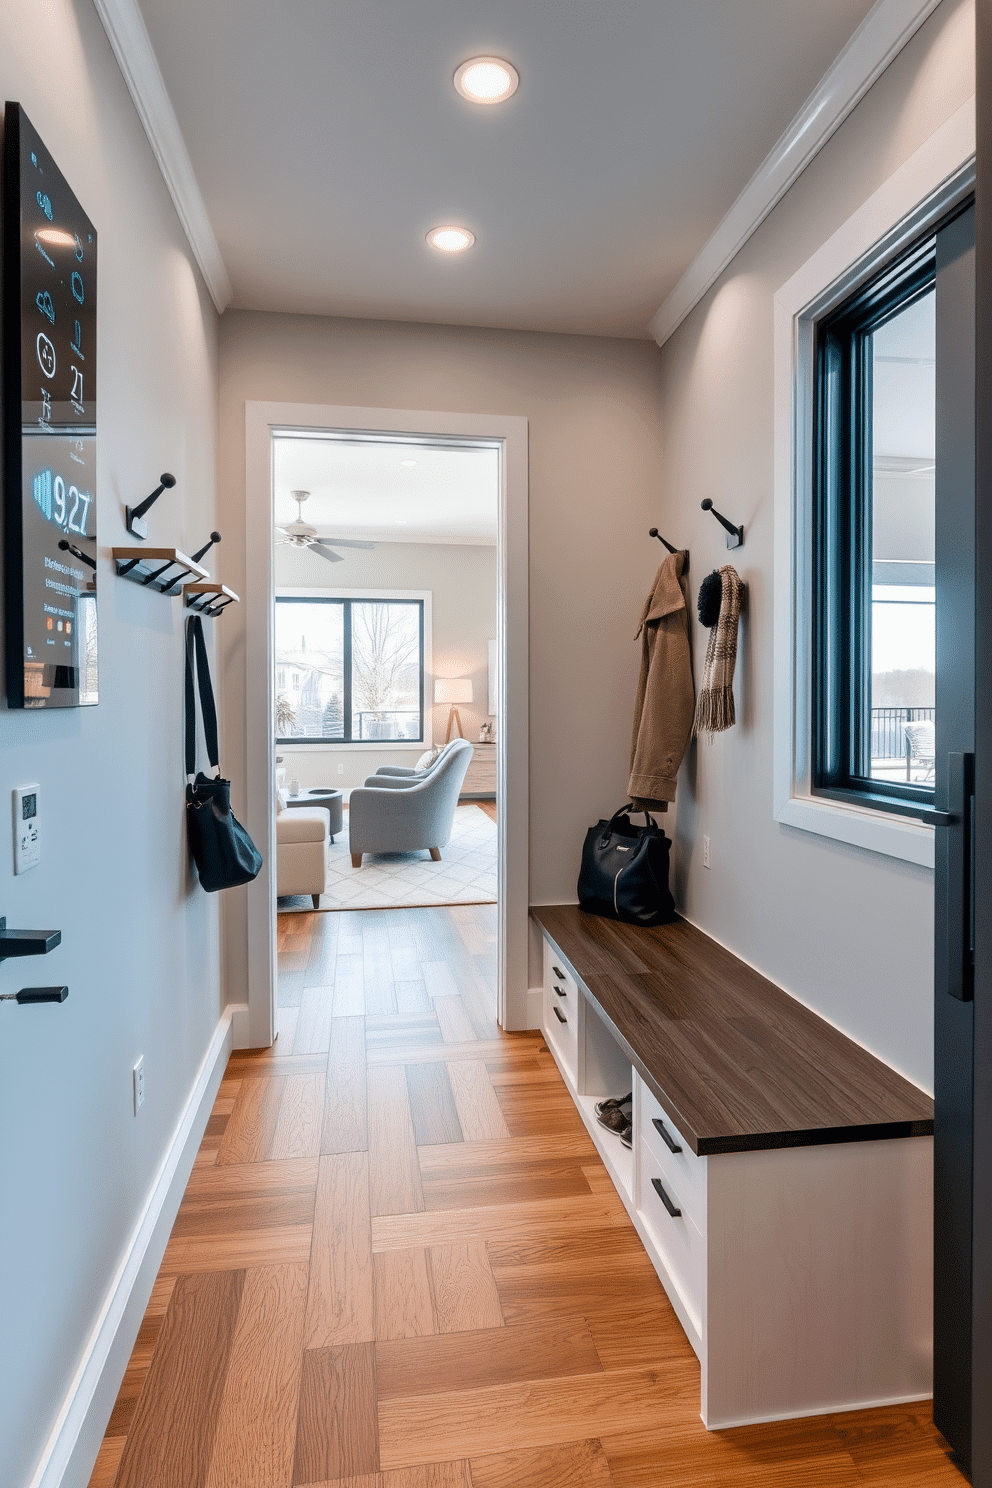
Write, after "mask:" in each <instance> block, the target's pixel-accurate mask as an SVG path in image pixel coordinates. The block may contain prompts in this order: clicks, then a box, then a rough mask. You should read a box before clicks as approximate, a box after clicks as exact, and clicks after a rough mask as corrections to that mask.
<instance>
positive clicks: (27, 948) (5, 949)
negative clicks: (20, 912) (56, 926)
mask: <svg viewBox="0 0 992 1488" xmlns="http://www.w3.org/2000/svg"><path fill="white" fill-rule="evenodd" d="M61 942H62V931H61V930H8V929H7V916H6V915H0V961H9V960H10V959H11V958H12V957H14V956H47V955H48V952H49V951H54V949H55V947H56V946H57V945H60V944H61Z"/></svg>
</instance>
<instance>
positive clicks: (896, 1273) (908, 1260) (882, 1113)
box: [531, 905, 933, 1429]
mask: <svg viewBox="0 0 992 1488" xmlns="http://www.w3.org/2000/svg"><path fill="white" fill-rule="evenodd" d="M531 914H532V915H533V917H534V919H535V920H536V922H537V925H538V927H539V928H540V931H541V934H542V937H543V955H544V986H543V1020H542V1026H543V1030H544V1033H545V1036H546V1039H547V1043H548V1047H549V1048H550V1050H551V1052H552V1054H553V1055H554V1058H555V1060H556V1062H557V1064H558V1068H559V1069H560V1071H561V1074H562V1077H563V1079H564V1081H565V1083H566V1085H567V1087H568V1089H569V1092H570V1093H571V1095H572V1098H573V1099H574V1101H575V1103H576V1106H577V1107H578V1109H579V1112H580V1114H581V1116H582V1119H583V1121H584V1122H585V1125H586V1127H587V1128H588V1130H589V1133H590V1135H591V1136H592V1139H593V1141H594V1142H595V1144H596V1147H597V1148H598V1150H599V1152H600V1154H601V1156H602V1158H603V1161H604V1163H605V1165H606V1168H607V1171H608V1172H609V1174H610V1176H611V1178H612V1180H613V1182H614V1184H615V1185H616V1188H617V1191H618V1192H619V1194H620V1197H621V1199H622V1200H623V1202H624V1205H625V1206H626V1209H627V1212H628V1214H629V1215H630V1218H631V1220H632V1221H633V1223H634V1225H635V1227H636V1229H637V1232H638V1234H639V1235H640V1237H641V1240H642V1242H643V1244H644V1247H645V1249H646V1250H647V1253H648V1255H649V1256H650V1257H651V1260H652V1262H653V1264H654V1267H655V1269H656V1271H657V1273H658V1276H659V1278H660V1280H661V1283H662V1285H663V1286H664V1288H665V1291H666V1292H667V1294H668V1296H669V1298H670V1300H671V1303H672V1306H673V1308H674V1309H675V1312H676V1314H677V1315H678V1318H679V1321H680V1322H681V1324H682V1327H683V1328H684V1330H685V1333H686V1336H687V1337H688V1339H689V1342H690V1343H691V1345H692V1347H693V1349H694V1350H695V1352H696V1355H697V1357H698V1359H699V1363H700V1379H701V1388H700V1404H701V1414H702V1418H703V1421H704V1423H705V1424H706V1425H707V1426H708V1427H709V1428H710V1429H717V1428H722V1427H729V1426H736V1425H743V1424H745V1423H748V1422H758V1421H772V1420H780V1419H785V1418H788V1417H794V1416H807V1415H817V1414H823V1413H826V1412H831V1411H841V1410H855V1409H861V1408H865V1407H868V1406H875V1405H882V1404H893V1403H895V1402H903V1401H908V1400H917V1399H922V1398H925V1397H927V1396H929V1394H930V1392H931V1356H932V1291H933V1286H932V1268H933V1259H932V1255H933V1252H932V1230H933V1140H932V1139H933V1102H932V1100H931V1098H930V1097H929V1096H928V1095H927V1094H926V1092H925V1091H922V1090H920V1089H919V1088H918V1087H917V1086H915V1085H913V1084H911V1083H910V1081H908V1080H906V1079H905V1078H904V1077H903V1076H902V1075H900V1074H898V1073H897V1072H896V1071H895V1070H893V1069H891V1068H890V1067H889V1066H888V1065H887V1064H885V1063H883V1062H882V1061H881V1060H880V1059H878V1058H876V1057H875V1056H874V1055H873V1054H871V1053H869V1052H868V1050H866V1049H864V1048H862V1046H861V1045H860V1044H857V1043H855V1042H854V1041H853V1040H851V1039H849V1038H848V1037H846V1035H845V1034H843V1033H842V1032H840V1030H839V1029H837V1028H835V1027H834V1026H833V1025H832V1024H830V1023H827V1022H826V1021H825V1020H824V1019H822V1018H820V1017H818V1016H817V1015H816V1014H815V1013H813V1012H812V1011H811V1010H810V1009H809V1008H807V1007H804V1006H803V1004H802V1003H800V1002H798V1001H797V1000H796V999H795V998H793V997H791V996H789V994H788V993H786V992H784V991H783V990H782V989H781V988H780V987H777V986H776V985H775V984H774V983H773V982H770V981H768V980H767V978H765V977H763V976H761V975H760V974H759V973H758V972H757V971H755V970H754V969H753V968H752V967H750V966H747V965H746V964H745V963H744V962H742V961H740V960H739V959H738V958H737V957H736V956H734V955H733V954H732V953H731V952H730V951H728V950H726V949H725V947H723V946H721V945H719V944H717V942H716V941H713V940H711V939H710V938H709V937H708V936H706V935H704V934H703V933H702V932H701V931H700V930H697V929H696V928H695V927H694V926H692V925H690V924H688V923H687V922H686V921H684V920H678V921H676V922H674V923H673V924H670V925H661V926H657V927H655V928H652V929H642V928H640V927H637V926H632V925H624V924H619V923H616V922H614V921H611V920H604V919H600V918H598V917H596V916H593V915H587V914H584V913H583V911H582V910H580V909H579V908H578V907H577V906H574V905H552V906H547V907H541V908H534V909H532V910H531ZM629 1090H632V1091H633V1116H632V1119H633V1141H632V1147H631V1149H630V1150H628V1149H627V1148H625V1147H624V1146H623V1145H622V1143H621V1142H620V1139H619V1137H618V1136H616V1135H615V1134H614V1133H612V1132H610V1131H608V1130H607V1129H606V1128H604V1127H602V1126H601V1125H600V1124H599V1123H598V1122H597V1120H596V1117H595V1111H594V1107H595V1105H596V1102H597V1101H599V1100H602V1099H603V1098H604V1097H605V1096H619V1095H623V1094H625V1093H626V1092H627V1091H629Z"/></svg>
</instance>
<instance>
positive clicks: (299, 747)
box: [276, 739, 431, 755]
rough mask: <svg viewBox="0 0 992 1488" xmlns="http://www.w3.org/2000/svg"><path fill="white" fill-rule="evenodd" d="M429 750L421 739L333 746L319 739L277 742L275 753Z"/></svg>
mask: <svg viewBox="0 0 992 1488" xmlns="http://www.w3.org/2000/svg"><path fill="white" fill-rule="evenodd" d="M430 748H431V744H430V741H429V740H428V741H426V742H425V740H423V739H365V740H362V741H361V742H360V743H358V744H354V743H352V744H335V743H333V742H331V741H330V740H328V741H326V742H325V741H324V740H321V739H294V740H293V742H292V743H283V742H282V740H278V741H277V743H276V752H277V753H278V754H312V753H314V752H319V753H322V754H354V753H356V752H357V753H361V754H378V753H380V752H387V753H390V754H392V753H395V752H396V751H398V750H402V751H404V752H409V753H411V754H418V755H419V754H426V752H427V750H428V749H430Z"/></svg>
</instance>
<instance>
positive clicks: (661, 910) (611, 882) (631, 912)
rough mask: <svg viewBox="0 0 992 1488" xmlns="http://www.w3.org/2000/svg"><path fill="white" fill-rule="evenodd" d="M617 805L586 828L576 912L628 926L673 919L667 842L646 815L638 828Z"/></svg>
mask: <svg viewBox="0 0 992 1488" xmlns="http://www.w3.org/2000/svg"><path fill="white" fill-rule="evenodd" d="M633 809H634V808H633V806H621V808H620V810H619V811H618V812H617V813H616V815H615V816H612V817H611V818H610V820H609V821H601V822H599V823H598V825H597V826H595V827H590V828H589V830H588V832H587V833H586V840H585V843H584V844H583V848H582V867H581V869H580V870H579V885H578V890H579V908H580V909H584V910H586V911H587V913H589V914H596V915H603V916H605V917H606V918H607V919H609V920H623V921H625V923H626V924H628V925H663V924H665V923H666V922H667V921H669V920H674V919H675V918H676V915H675V900H674V899H673V898H672V895H671V891H670V890H669V887H668V868H669V855H670V853H671V848H672V844H671V842H670V841H669V840H668V838H667V837H666V836H665V834H664V832H663V831H662V830H661V828H660V827H659V826H656V824H655V821H654V818H653V817H652V816H651V815H650V814H649V813H648V812H647V811H645V813H644V821H645V825H644V826H643V827H635V826H634V823H633V822H632V821H631V819H630V813H631V812H632V811H633Z"/></svg>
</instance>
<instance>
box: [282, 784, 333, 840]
mask: <svg viewBox="0 0 992 1488" xmlns="http://www.w3.org/2000/svg"><path fill="white" fill-rule="evenodd" d="M286 805H287V806H322V807H323V808H324V810H325V811H326V812H327V815H328V817H329V819H330V825H331V841H332V842H333V841H334V835H335V833H336V832H340V831H341V830H342V828H343V825H344V817H343V814H342V796H341V792H340V791H339V790H330V789H329V788H328V787H327V786H324V785H314V786H311V787H310V788H309V789H308V790H301V791H300V793H299V795H298V796H291V795H289V794H287V796H286Z"/></svg>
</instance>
